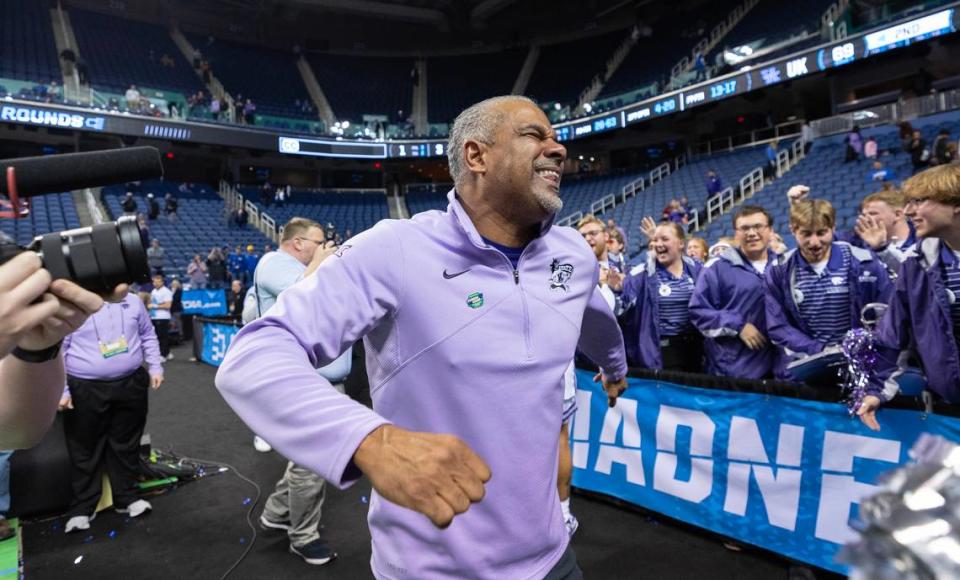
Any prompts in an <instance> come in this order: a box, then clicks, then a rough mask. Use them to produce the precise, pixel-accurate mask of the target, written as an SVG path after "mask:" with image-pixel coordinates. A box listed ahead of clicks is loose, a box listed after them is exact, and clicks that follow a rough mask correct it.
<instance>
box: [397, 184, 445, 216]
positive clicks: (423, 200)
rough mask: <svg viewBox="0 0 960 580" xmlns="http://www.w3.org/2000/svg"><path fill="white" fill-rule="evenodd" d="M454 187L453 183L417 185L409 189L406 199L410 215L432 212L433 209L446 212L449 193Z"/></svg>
mask: <svg viewBox="0 0 960 580" xmlns="http://www.w3.org/2000/svg"><path fill="white" fill-rule="evenodd" d="M452 187H453V184H451V183H416V184H411V185H409V186H408V187H407V193H406V195H405V196H404V199H405V200H406V202H407V209H408V210H409V211H410V215H411V216H414V215H417V214H418V213H421V212H425V211H430V210H432V209H439V210H446V209H447V205H448V204H449V203H450V202H448V201H447V193H448V192H449V191H450V189H451V188H452Z"/></svg>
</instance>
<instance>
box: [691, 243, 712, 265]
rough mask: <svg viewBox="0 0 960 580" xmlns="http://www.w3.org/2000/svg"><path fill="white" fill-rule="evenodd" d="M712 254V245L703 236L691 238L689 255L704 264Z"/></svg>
mask: <svg viewBox="0 0 960 580" xmlns="http://www.w3.org/2000/svg"><path fill="white" fill-rule="evenodd" d="M709 255H710V247H709V246H708V245H707V240H705V239H703V238H690V240H689V241H688V242H687V257H689V258H693V259H694V260H696V261H697V262H700V263H701V264H703V263H704V262H706V261H707V257H708V256H709Z"/></svg>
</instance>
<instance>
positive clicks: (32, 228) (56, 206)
mask: <svg viewBox="0 0 960 580" xmlns="http://www.w3.org/2000/svg"><path fill="white" fill-rule="evenodd" d="M78 227H80V219H79V218H78V217H77V208H76V205H74V203H73V195H72V194H71V193H70V192H65V193H52V194H49V195H38V196H34V197H31V198H30V214H29V215H28V216H27V217H25V218H22V219H19V220H12V219H0V231H3V233H5V234H7V235H8V236H10V237H11V238H12V239H14V240H16V241H17V243H18V244H21V245H26V244H28V243H29V242H30V240H32V239H33V238H34V236H38V235H40V234H46V233H50V232H59V231H63V230H69V229H74V228H78Z"/></svg>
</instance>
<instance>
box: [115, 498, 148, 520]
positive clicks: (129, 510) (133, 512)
mask: <svg viewBox="0 0 960 580" xmlns="http://www.w3.org/2000/svg"><path fill="white" fill-rule="evenodd" d="M152 510H153V506H152V505H150V502H148V501H147V500H145V499H138V500H137V501H135V502H133V503H132V504H130V505H128V506H127V507H125V508H118V509H117V513H118V514H127V515H129V516H130V517H131V518H135V517H137V516H141V515H143V514H144V513H146V512H149V511H152Z"/></svg>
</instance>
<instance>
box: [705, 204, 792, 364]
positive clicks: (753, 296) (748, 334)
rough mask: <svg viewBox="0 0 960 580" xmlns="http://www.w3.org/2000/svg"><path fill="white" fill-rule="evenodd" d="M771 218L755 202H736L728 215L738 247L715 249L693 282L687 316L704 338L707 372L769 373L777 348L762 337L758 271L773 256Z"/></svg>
mask: <svg viewBox="0 0 960 580" xmlns="http://www.w3.org/2000/svg"><path fill="white" fill-rule="evenodd" d="M772 220H773V218H772V217H771V216H770V214H769V213H768V212H767V211H766V210H765V209H763V208H762V207H760V206H755V205H745V206H742V207H741V208H740V209H739V210H738V211H737V213H736V214H734V216H733V229H734V232H736V233H735V236H736V242H737V246H738V248H733V247H728V248H726V249H724V250H722V251H721V252H719V254H718V255H717V256H715V257H714V258H712V259H711V260H710V261H709V262H707V265H706V266H705V267H704V268H703V271H702V272H701V273H700V278H699V279H698V280H697V284H696V289H695V290H694V292H693V297H692V299H691V300H690V319H691V320H692V321H693V324H694V326H696V327H697V329H698V330H699V331H700V332H701V333H702V334H703V336H704V337H705V340H704V352H705V354H706V364H705V370H706V372H708V373H710V374H713V375H719V376H730V377H743V378H747V379H767V378H771V377H772V376H773V373H774V365H775V363H776V360H777V351H776V349H775V348H774V347H773V345H772V344H770V343H769V341H768V340H767V336H766V334H767V325H766V315H765V312H764V297H765V295H766V293H767V286H766V282H765V280H764V275H765V273H766V270H767V267H768V266H769V265H770V264H772V263H774V261H775V260H776V258H777V256H776V254H775V253H773V251H772V250H770V248H769V246H770V234H771V232H772V230H771V226H772V225H773V221H772Z"/></svg>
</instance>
